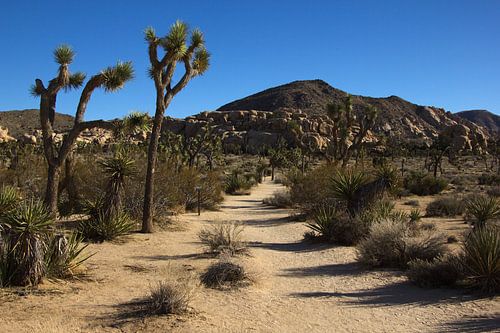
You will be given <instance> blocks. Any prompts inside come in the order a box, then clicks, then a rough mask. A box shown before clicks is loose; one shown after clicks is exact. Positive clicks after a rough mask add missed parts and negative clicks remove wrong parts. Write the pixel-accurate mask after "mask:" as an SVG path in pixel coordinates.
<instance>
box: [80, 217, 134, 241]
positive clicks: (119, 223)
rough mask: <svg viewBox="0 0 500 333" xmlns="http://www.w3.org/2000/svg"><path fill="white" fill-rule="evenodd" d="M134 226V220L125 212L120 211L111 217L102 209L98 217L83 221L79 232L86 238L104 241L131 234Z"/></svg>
mask: <svg viewBox="0 0 500 333" xmlns="http://www.w3.org/2000/svg"><path fill="white" fill-rule="evenodd" d="M134 226H135V223H134V221H133V220H132V219H131V218H130V216H129V215H128V214H127V213H125V212H122V211H119V212H118V213H117V214H115V215H114V216H113V217H111V218H109V217H107V216H106V215H105V214H104V212H103V211H102V210H101V211H100V212H99V213H98V215H97V216H96V217H91V218H90V219H88V220H86V221H81V222H80V224H79V225H78V233H79V234H80V235H81V236H82V237H83V239H85V240H91V241H96V242H104V241H110V240H113V239H115V238H117V237H120V236H124V235H126V234H129V233H130V232H131V231H132V230H133V229H134Z"/></svg>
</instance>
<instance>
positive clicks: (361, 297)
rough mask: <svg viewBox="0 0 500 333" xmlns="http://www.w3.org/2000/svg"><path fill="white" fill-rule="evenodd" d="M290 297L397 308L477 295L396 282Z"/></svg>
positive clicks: (464, 300) (460, 299)
mask: <svg viewBox="0 0 500 333" xmlns="http://www.w3.org/2000/svg"><path fill="white" fill-rule="evenodd" d="M291 296H295V297H304V298H314V297H337V298H341V299H343V300H344V302H345V303H347V304H351V305H355V306H398V305H419V306H421V305H430V304H438V303H461V302H469V301H473V300H477V299H479V298H481V297H480V296H478V295H473V294H466V293H464V292H463V291H461V290H456V289H422V288H418V287H416V286H414V285H412V284H410V283H409V282H397V283H392V284H388V285H384V286H381V287H378V288H373V289H365V290H361V291H354V292H303V293H293V294H291Z"/></svg>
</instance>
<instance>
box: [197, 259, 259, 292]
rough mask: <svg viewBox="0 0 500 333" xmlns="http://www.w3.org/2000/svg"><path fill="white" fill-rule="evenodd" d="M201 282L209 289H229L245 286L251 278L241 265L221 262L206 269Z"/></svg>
mask: <svg viewBox="0 0 500 333" xmlns="http://www.w3.org/2000/svg"><path fill="white" fill-rule="evenodd" d="M201 281H202V282H203V284H204V285H205V286H207V287H209V288H215V289H230V288H235V287H242V286H246V285H248V284H250V283H251V282H252V278H251V277H250V275H249V274H248V272H247V271H246V270H245V268H244V267H243V266H242V265H239V264H236V263H234V262H231V261H228V260H221V261H219V262H217V263H215V264H212V265H210V266H209V267H208V269H207V270H206V272H205V273H203V275H202V276H201Z"/></svg>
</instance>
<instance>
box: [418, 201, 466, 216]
mask: <svg viewBox="0 0 500 333" xmlns="http://www.w3.org/2000/svg"><path fill="white" fill-rule="evenodd" d="M464 211H465V205H464V202H463V201H462V200H460V199H457V198H455V197H443V198H438V199H436V200H434V201H432V202H430V203H429V205H428V206H427V209H426V215H427V216H457V215H462V214H463V213H464Z"/></svg>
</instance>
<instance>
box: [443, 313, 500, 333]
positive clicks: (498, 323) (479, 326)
mask: <svg viewBox="0 0 500 333" xmlns="http://www.w3.org/2000/svg"><path fill="white" fill-rule="evenodd" d="M440 329H441V332H472V333H475V332H498V331H499V330H500V316H498V315H497V316H492V317H486V316H478V317H466V318H463V319H461V320H457V321H453V322H451V323H446V324H444V325H442V326H441V328H440Z"/></svg>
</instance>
